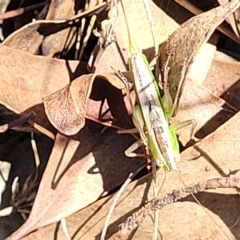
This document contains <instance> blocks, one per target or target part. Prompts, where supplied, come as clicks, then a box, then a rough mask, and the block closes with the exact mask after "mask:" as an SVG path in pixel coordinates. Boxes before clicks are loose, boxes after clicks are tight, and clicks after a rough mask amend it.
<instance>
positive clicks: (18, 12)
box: [0, 2, 46, 20]
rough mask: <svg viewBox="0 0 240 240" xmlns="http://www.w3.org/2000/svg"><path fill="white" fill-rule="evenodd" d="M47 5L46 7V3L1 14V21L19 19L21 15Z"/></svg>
mask: <svg viewBox="0 0 240 240" xmlns="http://www.w3.org/2000/svg"><path fill="white" fill-rule="evenodd" d="M45 5H46V2H42V3H37V4H33V5H31V6H28V7H22V8H18V9H16V10H12V11H9V12H5V13H2V14H0V20H4V19H9V18H13V17H17V16H19V15H22V14H23V13H25V12H28V11H31V10H34V9H37V8H41V7H44V6H45Z"/></svg>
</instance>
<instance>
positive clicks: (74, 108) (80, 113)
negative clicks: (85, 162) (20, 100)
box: [43, 73, 124, 135]
mask: <svg viewBox="0 0 240 240" xmlns="http://www.w3.org/2000/svg"><path fill="white" fill-rule="evenodd" d="M97 77H102V78H104V79H105V80H107V81H109V82H110V83H111V84H112V85H114V86H115V87H117V88H119V89H121V88H124V84H123V82H122V81H121V80H120V79H119V78H118V77H116V76H115V74H111V73H106V74H101V75H99V74H89V75H83V76H81V77H79V78H77V79H75V80H74V81H73V82H72V83H70V84H69V85H68V86H66V87H64V88H63V89H61V90H59V91H57V92H55V93H53V94H51V95H49V96H47V97H45V98H43V103H44V107H45V112H46V114H47V116H48V119H49V120H50V122H51V123H52V125H53V126H54V127H55V128H56V129H57V130H58V131H59V132H61V133H63V134H66V135H74V134H76V133H77V132H79V131H80V129H81V128H82V127H83V126H84V125H85V118H86V117H87V116H86V113H87V111H89V112H90V111H91V109H89V110H87V102H88V98H89V95H90V93H91V91H92V85H93V82H94V80H95V78H97ZM105 91H106V90H105ZM95 107H96V106H95ZM98 114H99V112H98Z"/></svg>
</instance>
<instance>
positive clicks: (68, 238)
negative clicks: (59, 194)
mask: <svg viewBox="0 0 240 240" xmlns="http://www.w3.org/2000/svg"><path fill="white" fill-rule="evenodd" d="M61 226H62V229H63V232H64V234H65V237H66V238H67V240H71V236H70V234H69V231H68V227H67V221H66V218H62V219H61Z"/></svg>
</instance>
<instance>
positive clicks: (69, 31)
mask: <svg viewBox="0 0 240 240" xmlns="http://www.w3.org/2000/svg"><path fill="white" fill-rule="evenodd" d="M76 7H77V6H76V3H75V2H74V1H72V0H64V1H61V2H58V1H56V0H52V1H51V3H50V6H49V10H48V14H47V16H46V20H65V19H70V18H72V17H73V16H74V15H75V11H77V10H79V9H77V8H76ZM74 32H76V26H75V27H74V26H71V27H68V28H65V29H63V30H61V31H58V32H55V33H54V34H51V35H49V36H45V38H44V39H43V41H42V46H41V49H42V54H43V55H44V56H49V57H52V56H54V55H56V54H59V53H60V52H62V51H63V50H64V48H66V47H65V46H66V42H67V41H69V39H72V40H71V41H69V43H68V49H70V48H71V47H72V45H73V42H74V38H73V34H74Z"/></svg>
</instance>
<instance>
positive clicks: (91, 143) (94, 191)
mask: <svg viewBox="0 0 240 240" xmlns="http://www.w3.org/2000/svg"><path fill="white" fill-rule="evenodd" d="M99 137H101V136H99V135H96V134H93V133H91V132H90V131H89V130H88V128H84V129H82V131H81V132H80V133H79V134H78V135H77V136H75V139H77V140H73V139H68V138H66V137H65V136H63V135H60V134H57V137H56V141H55V144H54V147H53V150H52V153H51V156H50V159H49V161H48V165H47V167H46V170H45V172H44V175H43V177H42V181H41V183H40V186H39V190H38V193H37V196H36V199H35V202H34V206H33V208H32V211H31V213H30V216H29V218H28V220H27V221H26V222H25V223H24V224H23V225H22V226H21V227H20V228H19V229H18V230H17V231H16V232H15V233H13V234H12V235H11V239H12V240H13V239H21V238H22V237H23V236H25V235H26V234H28V233H30V232H32V231H34V230H36V229H38V228H41V227H43V226H46V225H48V224H51V223H54V222H57V221H60V219H62V218H64V217H67V216H69V215H71V214H73V213H74V212H76V211H78V210H80V209H82V208H84V207H86V206H87V205H89V204H91V203H93V202H94V201H96V200H97V199H98V198H99V197H100V196H101V195H102V194H103V193H104V192H108V191H111V190H112V189H115V188H116V187H117V186H119V185H121V184H122V182H123V181H124V180H125V179H126V177H127V175H128V174H129V173H130V172H131V171H135V170H136V169H137V168H138V167H139V166H140V165H142V164H143V161H144V160H143V159H139V158H138V159H136V160H137V161H134V160H132V161H129V159H128V158H127V157H126V156H124V150H123V149H125V148H126V146H128V144H130V142H132V139H129V136H128V135H121V136H120V135H118V134H116V133H115V131H114V130H113V129H111V130H109V131H108V132H106V134H105V136H104V140H101V139H99ZM129 140H130V141H129ZM80 142H81V144H80ZM119 143H121V144H119ZM91 149H93V152H91ZM112 160H114V161H112ZM116 168H119V169H121V171H116Z"/></svg>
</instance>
